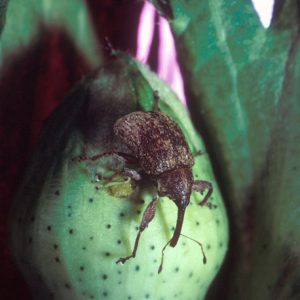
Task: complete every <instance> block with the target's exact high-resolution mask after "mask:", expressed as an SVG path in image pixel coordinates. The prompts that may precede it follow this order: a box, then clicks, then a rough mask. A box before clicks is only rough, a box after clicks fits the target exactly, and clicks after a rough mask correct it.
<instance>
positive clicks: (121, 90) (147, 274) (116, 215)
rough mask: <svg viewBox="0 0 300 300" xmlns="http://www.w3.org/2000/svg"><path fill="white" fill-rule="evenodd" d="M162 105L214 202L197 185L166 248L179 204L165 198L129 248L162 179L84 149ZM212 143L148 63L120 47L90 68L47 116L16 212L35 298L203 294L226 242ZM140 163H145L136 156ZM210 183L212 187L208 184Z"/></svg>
mask: <svg viewBox="0 0 300 300" xmlns="http://www.w3.org/2000/svg"><path fill="white" fill-rule="evenodd" d="M154 90H155V91H157V92H158V94H159V96H160V108H161V110H162V111H163V112H166V113H167V114H168V115H169V116H170V117H172V118H173V119H174V120H175V121H176V122H177V123H178V125H179V126H180V127H181V129H182V131H183V133H184V135H185V137H186V140H187V142H188V144H189V146H190V149H191V151H192V153H193V154H195V165H194V167H193V174H194V178H195V180H200V179H202V180H208V181H210V182H211V183H212V185H213V188H214V190H213V194H212V197H211V198H210V200H209V202H210V205H207V206H199V205H198V203H199V201H201V200H202V199H203V196H204V195H201V194H200V193H196V192H193V193H192V196H191V201H190V205H189V206H188V207H187V210H186V215H185V220H184V223H183V228H182V233H183V234H184V235H187V236H188V237H190V238H192V239H194V240H197V241H198V242H201V243H202V245H203V248H204V252H205V255H206V257H207V263H206V264H204V263H203V255H202V252H201V248H200V246H199V245H198V244H197V243H195V242H194V241H192V240H190V239H188V238H186V237H184V236H180V238H179V242H178V244H177V245H176V247H175V248H172V247H166V250H165V252H164V264H163V270H162V272H161V273H160V274H158V268H159V265H160V262H161V257H162V249H163V247H164V246H165V245H166V243H167V242H168V241H169V240H170V238H171V237H172V235H173V230H174V227H175V225H176V218H177V207H176V206H175V204H174V203H173V201H170V199H168V198H167V197H161V198H159V201H158V205H157V211H156V215H155V217H154V219H153V221H152V222H151V223H150V224H149V226H148V228H146V229H145V231H144V232H143V233H142V235H141V239H140V243H139V246H138V249H137V256H136V257H135V258H132V259H130V260H128V261H127V262H126V263H125V264H116V261H117V260H118V259H119V258H121V257H125V256H128V255H130V254H131V252H132V250H133V246H134V242H135V238H136V236H137V232H138V227H139V224H140V221H141V218H142V215H143V211H144V210H145V208H146V206H147V205H148V204H149V202H150V201H151V200H152V198H153V195H154V193H155V190H156V187H155V182H151V181H150V180H149V179H147V178H143V180H142V181H138V182H137V181H134V180H133V179H131V178H129V177H127V176H125V175H123V174H118V175H117V176H114V177H113V178H112V179H110V178H109V177H110V176H112V174H113V173H114V172H116V171H118V170H122V169H123V168H124V166H125V165H126V164H125V162H124V161H121V160H119V159H118V158H117V157H116V156H114V155H107V156H103V157H101V158H98V159H96V160H94V161H91V160H84V159H82V160H80V159H79V157H80V156H82V155H84V156H87V157H91V156H95V155H97V154H99V153H103V152H109V151H120V152H122V150H124V147H125V145H123V144H121V143H120V141H118V140H117V139H116V137H115V136H114V135H113V130H112V128H113V124H114V123H115V122H116V120H118V119H119V118H120V116H122V115H125V114H128V113H130V112H132V111H136V110H146V111H148V110H151V107H152V105H153V91H154ZM200 150H201V151H205V148H204V144H203V142H202V140H201V139H200V137H199V135H198V134H197V132H196V131H195V129H194V128H193V126H192V123H191V121H190V119H189V115H188V113H187V112H186V111H185V109H184V108H183V106H182V104H181V103H180V102H179V100H178V99H177V96H176V95H175V94H174V93H173V92H172V91H171V89H170V88H169V87H168V86H167V85H166V84H165V83H163V82H162V81H161V80H160V79H158V78H157V77H156V75H155V74H153V73H152V72H151V71H149V69H148V68H147V67H146V66H144V65H141V64H139V63H138V62H136V61H135V60H134V59H132V58H130V57H127V56H125V55H123V54H121V53H119V54H118V56H117V58H116V59H115V60H114V61H112V62H110V63H108V64H107V65H105V66H103V67H101V68H99V69H98V70H96V71H95V72H93V73H91V74H89V75H88V76H86V77H85V78H84V79H82V81H81V82H80V83H79V84H78V85H77V86H76V87H74V89H73V90H72V91H71V92H70V93H69V95H68V96H67V97H66V99H65V100H64V102H63V103H62V104H61V105H60V106H59V107H58V108H57V109H56V111H55V112H54V113H53V114H52V115H51V117H50V118H49V119H48V120H47V122H46V124H45V127H44V128H43V130H42V132H41V137H40V140H39V142H38V145H37V148H36V151H35V153H34V154H33V157H32V159H31V161H30V162H29V164H28V168H27V172H26V173H25V176H24V179H23V183H22V184H21V186H20V188H19V190H18V193H17V196H16V199H15V202H14V205H13V208H12V214H11V218H10V242H11V247H12V250H13V254H14V257H15V261H16V263H17V265H18V266H19V268H20V270H21V271H22V273H23V275H24V276H25V278H26V280H27V282H28V284H29V285H30V287H31V289H32V295H33V297H34V299H39V300H43V299H58V300H64V299H66V300H70V299H107V300H108V299H114V300H118V299H120V300H123V299H132V300H133V299H139V300H140V299H148V298H149V299H165V300H169V299H173V298H177V299H181V300H188V299H191V300H193V299H195V300H196V299H197V300H198V299H203V298H204V297H205V295H206V292H207V290H208V288H209V286H210V284H211V282H212V280H213V279H214V278H215V276H216V274H217V273H218V270H219V269H220V267H221V265H222V262H223V260H224V256H225V254H226V251H227V246H228V223H227V216H226V211H225V207H224V204H223V201H222V197H221V194H220V191H219V189H218V185H217V183H216V180H215V178H214V176H213V173H212V168H211V164H210V161H209V158H208V154H207V153H204V154H202V155H196V153H197V152H199V151H200ZM132 168H136V169H138V166H136V165H134V166H133V167H132ZM205 193H206V192H205Z"/></svg>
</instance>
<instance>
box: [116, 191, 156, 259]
mask: <svg viewBox="0 0 300 300" xmlns="http://www.w3.org/2000/svg"><path fill="white" fill-rule="evenodd" d="M157 200H158V196H157V195H156V196H155V197H154V198H153V199H152V201H151V202H150V203H149V204H148V206H147V208H146V210H145V211H144V214H143V218H142V221H141V223H140V227H139V232H138V234H137V237H136V239H135V243H134V248H133V251H132V254H131V255H129V256H126V257H121V258H119V259H118V260H117V261H116V263H117V264H118V263H122V264H124V263H125V262H126V261H127V260H128V259H130V258H134V257H135V256H136V251H137V249H138V246H139V240H140V237H141V234H142V232H143V231H144V230H145V229H146V228H147V226H148V225H149V223H150V222H151V221H152V220H153V218H154V216H155V211H156V204H157Z"/></svg>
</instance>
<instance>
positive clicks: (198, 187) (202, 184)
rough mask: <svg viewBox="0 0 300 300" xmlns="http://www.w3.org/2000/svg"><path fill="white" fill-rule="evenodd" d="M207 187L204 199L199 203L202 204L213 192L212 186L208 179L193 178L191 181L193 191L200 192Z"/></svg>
mask: <svg viewBox="0 0 300 300" xmlns="http://www.w3.org/2000/svg"><path fill="white" fill-rule="evenodd" d="M206 189H208V192H207V194H206V195H205V197H204V199H203V200H202V201H200V202H199V205H201V206H202V205H204V204H205V203H206V202H207V200H208V199H209V197H210V196H211V194H212V192H213V187H212V185H211V183H210V182H209V181H205V180H195V181H194V183H193V191H197V192H200V193H202V192H203V191H204V190H206Z"/></svg>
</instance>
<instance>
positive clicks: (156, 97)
mask: <svg viewBox="0 0 300 300" xmlns="http://www.w3.org/2000/svg"><path fill="white" fill-rule="evenodd" d="M159 102H160V98H159V95H158V91H154V92H153V106H152V111H160V107H159Z"/></svg>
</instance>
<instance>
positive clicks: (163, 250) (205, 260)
mask: <svg viewBox="0 0 300 300" xmlns="http://www.w3.org/2000/svg"><path fill="white" fill-rule="evenodd" d="M180 235H182V236H183V237H185V238H187V239H189V240H191V241H193V242H195V243H197V244H198V245H199V246H200V248H201V252H202V255H203V263H204V264H206V262H207V258H206V255H205V253H204V249H203V245H202V244H201V243H200V242H198V241H196V240H194V239H193V238H191V237H189V236H186V235H185V234H183V233H180ZM171 240H172V239H170V240H169V241H168V242H167V243H166V244H165V246H164V247H163V248H162V251H161V260H160V265H159V268H158V272H157V273H158V274H159V273H160V272H161V271H162V269H163V263H164V255H165V253H164V252H165V250H166V248H167V246H168V245H169V244H170V242H171Z"/></svg>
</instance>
